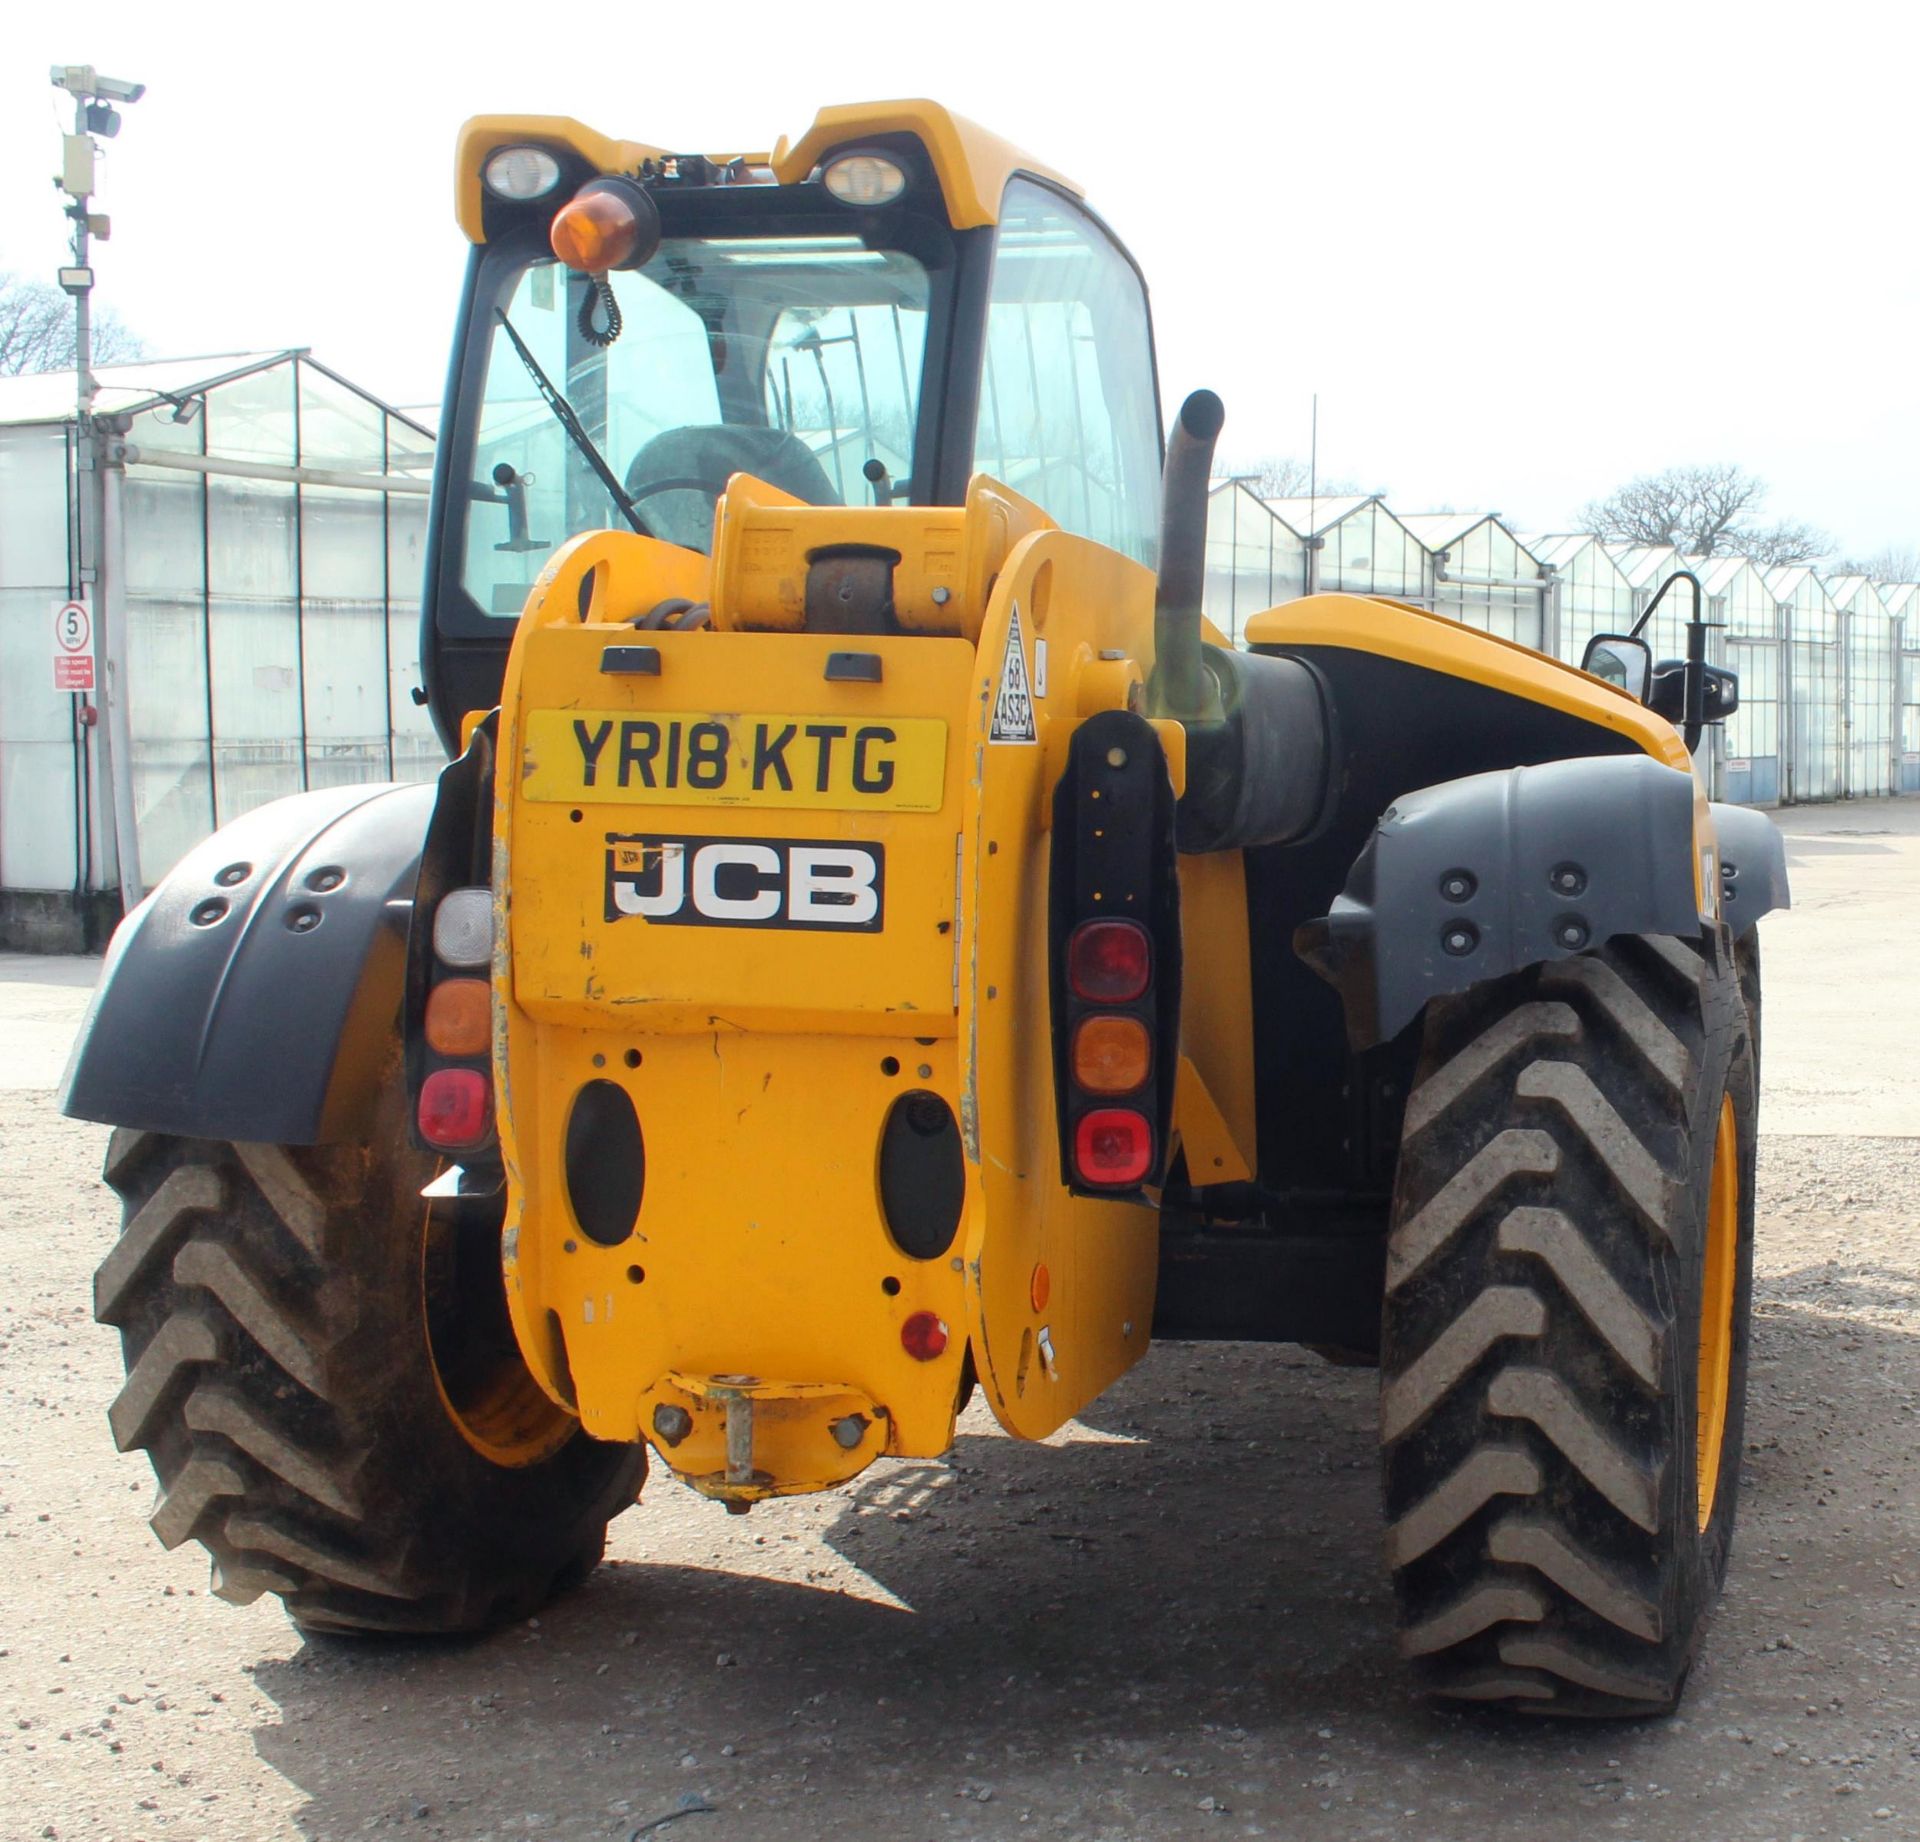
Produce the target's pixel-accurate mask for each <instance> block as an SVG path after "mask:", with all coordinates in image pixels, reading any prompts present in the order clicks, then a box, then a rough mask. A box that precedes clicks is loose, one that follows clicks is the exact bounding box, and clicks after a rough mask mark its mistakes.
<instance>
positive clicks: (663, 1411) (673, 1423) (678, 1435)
mask: <svg viewBox="0 0 1920 1842" xmlns="http://www.w3.org/2000/svg"><path fill="white" fill-rule="evenodd" d="M653 1430H654V1431H655V1432H656V1433H658V1434H659V1435H660V1437H661V1438H662V1439H664V1440H665V1441H666V1442H667V1444H668V1445H678V1444H679V1443H680V1441H681V1440H683V1439H684V1438H686V1436H687V1435H688V1434H689V1433H690V1432H692V1431H693V1415H692V1414H690V1413H688V1412H687V1410H686V1409H685V1408H684V1407H668V1406H667V1405H665V1404H664V1403H662V1404H661V1405H660V1406H658V1407H656V1408H655V1409H654V1410H653Z"/></svg>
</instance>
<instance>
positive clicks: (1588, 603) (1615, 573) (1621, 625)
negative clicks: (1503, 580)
mask: <svg viewBox="0 0 1920 1842" xmlns="http://www.w3.org/2000/svg"><path fill="white" fill-rule="evenodd" d="M1520 542H1521V544H1522V545H1523V546H1524V547H1525V548H1526V550H1527V552H1528V553H1529V554H1530V555H1532V556H1535V557H1538V558H1539V560H1540V567H1541V568H1542V569H1544V570H1549V571H1551V572H1552V587H1553V600H1552V606H1551V609H1550V613H1549V630H1550V632H1551V633H1552V635H1553V638H1554V644H1553V645H1552V646H1551V647H1550V648H1547V649H1546V650H1550V651H1551V652H1552V653H1553V654H1554V656H1555V657H1556V658H1561V659H1568V660H1571V661H1573V662H1575V663H1576V664H1577V663H1578V662H1579V661H1580V660H1581V659H1582V658H1584V657H1585V656H1586V649H1587V642H1588V641H1589V640H1591V639H1592V638H1593V637H1594V635H1595V634H1597V633H1625V632H1626V631H1627V629H1628V628H1629V627H1631V626H1632V625H1633V623H1634V618H1635V616H1636V614H1637V613H1638V611H1639V609H1638V604H1637V602H1636V601H1635V599H1634V593H1633V584H1632V583H1631V582H1629V581H1628V580H1627V578H1626V576H1625V575H1624V574H1623V573H1622V571H1621V568H1620V565H1619V564H1618V563H1616V562H1615V561H1614V559H1613V554H1612V552H1611V551H1609V550H1608V548H1607V547H1606V545H1605V544H1604V543H1602V542H1601V541H1600V539H1599V538H1597V537H1595V536H1593V534H1592V533H1591V532H1587V531H1570V532H1560V533H1558V534H1554V535H1545V536H1527V537H1523V538H1521V539H1520Z"/></svg>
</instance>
